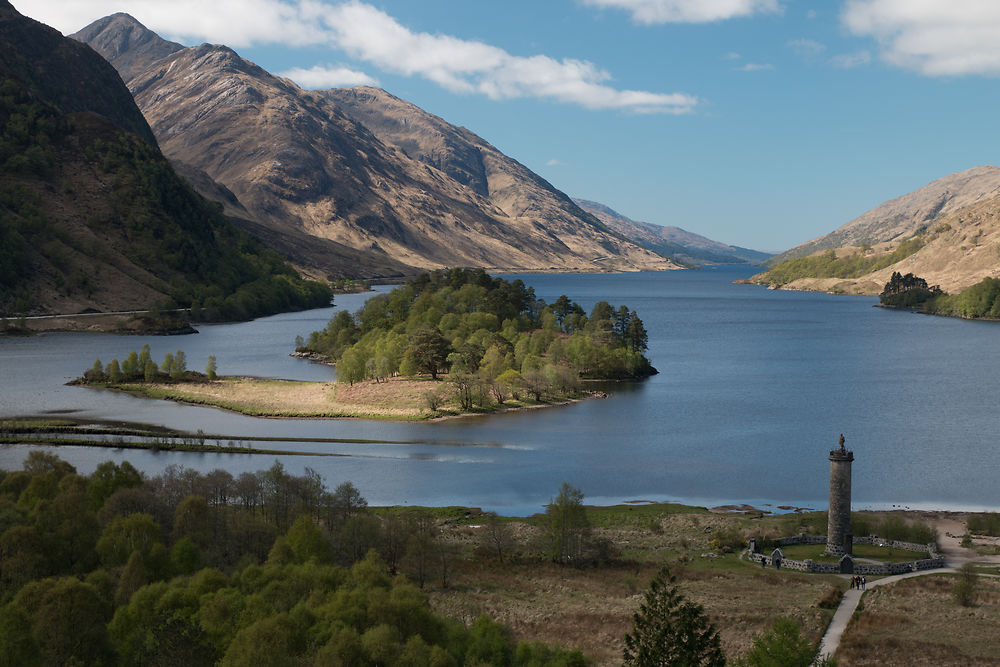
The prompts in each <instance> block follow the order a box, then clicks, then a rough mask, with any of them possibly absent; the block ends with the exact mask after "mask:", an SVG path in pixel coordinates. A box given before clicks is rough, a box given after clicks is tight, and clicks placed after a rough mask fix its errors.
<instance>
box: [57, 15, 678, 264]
mask: <svg viewBox="0 0 1000 667" xmlns="http://www.w3.org/2000/svg"><path fill="white" fill-rule="evenodd" d="M111 19H113V20H111ZM74 37H75V38H78V39H82V40H85V41H86V42H87V43H88V44H90V45H91V46H92V47H93V48H95V49H96V50H97V51H98V52H100V53H101V54H102V55H104V56H105V57H106V58H108V59H109V60H110V61H111V62H112V63H113V64H115V66H116V67H119V71H120V73H121V74H122V78H123V79H124V80H125V83H126V84H127V85H128V87H129V88H130V89H131V90H132V92H133V94H134V96H135V99H136V102H137V103H138V105H139V107H140V108H141V109H142V111H143V113H144V114H145V116H146V119H147V120H148V121H149V123H150V126H151V127H152V129H153V132H154V134H155V135H156V137H157V139H158V140H159V142H160V145H161V146H162V148H163V151H164V153H165V154H166V155H167V156H168V157H170V159H171V160H174V161H176V162H181V163H184V164H187V165H190V166H191V167H193V168H195V169H197V170H200V171H201V172H204V173H205V174H207V176H208V177H209V178H210V179H212V180H214V181H215V182H217V183H218V184H220V185H221V186H224V187H225V188H226V189H228V190H229V191H230V192H231V193H233V195H235V197H236V198H237V200H238V201H239V203H240V205H241V206H242V208H243V210H244V211H245V212H246V213H247V214H248V215H247V216H246V219H247V220H248V221H249V222H251V223H253V224H254V225H256V226H257V228H258V229H266V230H267V231H268V233H269V234H270V236H269V237H268V238H274V239H276V238H280V237H283V236H285V235H297V237H298V238H299V239H302V238H304V237H312V238H317V239H323V240H326V241H327V242H330V243H337V244H341V245H342V246H347V247H349V248H352V249H354V250H355V251H356V252H363V253H366V254H367V255H368V256H369V257H370V256H372V255H374V256H380V257H382V258H383V260H387V259H389V258H391V259H392V260H396V261H398V262H402V263H404V264H406V265H408V266H410V267H419V268H439V267H444V266H456V265H463V266H479V267H484V268H488V269H506V270H549V269H553V270H575V271H580V270H637V269H643V270H653V269H668V268H677V265H676V264H674V263H672V262H670V261H669V260H667V259H665V258H663V257H661V256H659V255H657V254H656V253H653V252H651V251H649V250H646V249H644V248H640V247H639V246H637V245H635V244H633V243H631V242H629V241H627V240H625V239H623V238H622V237H621V236H619V235H618V234H615V233H613V232H611V231H610V230H608V229H607V228H605V227H604V226H603V225H602V224H601V223H600V222H599V221H597V220H596V219H595V218H593V217H592V216H590V215H588V214H586V213H584V212H583V211H581V210H580V209H579V208H578V207H577V206H576V205H575V204H573V202H572V201H570V200H569V198H568V197H566V196H565V195H563V194H562V193H560V192H559V191H558V190H556V189H555V188H553V187H552V186H551V185H549V184H548V183H546V182H545V181H544V180H543V179H541V178H540V177H538V176H537V175H535V174H533V173H532V172H531V171H530V170H528V169H526V168H525V167H523V166H522V165H520V164H518V163H517V162H516V161H514V160H512V159H510V158H508V157H506V156H504V155H503V154H502V153H500V152H499V151H497V150H496V149H495V148H493V147H492V146H490V145H489V144H488V143H486V142H485V141H483V140H482V139H480V138H479V137H477V136H476V135H474V134H472V133H471V132H468V131H467V130H463V129H461V128H455V127H454V126H451V125H448V124H447V123H445V122H444V121H442V120H441V119H439V118H436V117H434V116H431V115H430V114H427V113H426V112H423V111H422V110H420V109H418V108H417V107H415V106H413V105H409V104H407V103H405V102H403V101H402V100H398V99H397V98H394V97H392V96H391V95H388V93H384V91H376V90H375V89H368V88H366V89H362V90H360V91H358V92H357V93H355V94H353V99H352V94H351V93H349V92H345V91H306V90H302V89H301V88H299V87H298V86H296V85H295V84H294V83H292V82H291V81H288V80H286V79H281V78H279V77H275V76H273V75H271V74H269V73H268V72H266V71H264V70H263V69H261V68H260V67H258V66H256V65H254V64H253V63H251V62H249V61H247V60H244V59H243V58H241V57H240V56H239V55H238V54H237V53H236V52H234V51H233V50H231V49H229V48H227V47H225V46H216V45H210V44H203V45H201V46H197V47H190V48H180V49H175V48H174V47H175V46H176V45H170V43H169V42H163V40H159V41H157V40H158V39H159V38H158V37H155V35H153V34H152V33H150V32H149V31H148V30H146V29H145V28H143V27H142V25H141V24H139V23H138V22H136V21H135V20H134V19H131V18H130V17H127V16H123V15H117V16H116V17H109V19H102V20H101V21H99V22H97V23H95V24H92V25H90V26H88V27H87V28H85V29H84V30H82V31H80V32H79V33H77V34H76V35H74ZM137 51H141V53H137ZM369 100H374V101H373V102H369ZM370 106H382V107H383V108H382V109H381V111H380V112H379V113H381V114H382V115H383V116H384V117H386V118H387V117H388V116H392V114H394V113H403V114H405V115H406V117H405V120H400V122H405V123H413V124H414V125H416V126H419V127H421V128H424V129H422V130H421V131H420V132H422V133H426V134H427V135H428V136H427V137H424V136H421V137H420V138H419V139H415V138H414V137H412V136H411V137H402V138H401V137H399V136H398V135H399V133H397V134H396V135H391V133H389V132H387V131H386V130H385V127H386V125H388V122H382V123H379V122H376V116H377V115H378V114H376V113H373V112H372V110H371V109H368V110H366V107H370ZM383 120H384V119H383ZM435 133H436V134H435ZM432 135H433V136H432ZM396 139H401V140H400V143H399V144H397V143H396ZM403 139H405V140H403ZM433 142H439V143H440V146H439V148H440V150H438V151H437V152H436V153H435V152H434V151H433V150H425V149H424V148H430V145H431V143H433ZM404 146H405V147H404ZM421 147H424V148H421ZM432 153H433V154H434V156H433V157H432V156H431V154H432ZM204 192H205V194H206V195H207V196H214V195H213V193H212V192H211V191H204ZM223 204H224V205H226V204H225V202H223ZM227 211H228V212H230V213H234V214H235V212H234V211H232V210H230V209H227ZM303 235H304V236H303ZM293 259H295V260H296V261H297V262H298V263H305V261H306V258H304V257H302V256H300V255H293Z"/></svg>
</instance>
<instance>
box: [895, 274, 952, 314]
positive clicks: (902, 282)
mask: <svg viewBox="0 0 1000 667" xmlns="http://www.w3.org/2000/svg"><path fill="white" fill-rule="evenodd" d="M941 294H942V292H941V288H940V287H938V286H937V285H934V286H933V287H928V286H927V281H926V280H924V279H923V278H919V277H917V276H915V275H913V274H912V273H907V274H906V275H905V276H904V275H900V273H899V271H894V272H893V274H892V277H891V278H889V282H887V283H886V284H885V287H884V288H883V289H882V293H881V294H880V295H879V303H881V304H882V305H883V306H889V307H891V308H919V307H920V306H922V305H923V304H924V303H925V302H927V301H929V300H930V299H933V298H935V297H938V296H941Z"/></svg>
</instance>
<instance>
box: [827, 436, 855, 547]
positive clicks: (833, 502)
mask: <svg viewBox="0 0 1000 667" xmlns="http://www.w3.org/2000/svg"><path fill="white" fill-rule="evenodd" d="M852 461H854V452H852V451H850V450H848V449H844V434H843V433H841V434H840V449H833V450H830V512H829V519H828V523H827V529H826V553H828V554H830V555H831V556H843V555H844V554H851V553H853V537H854V535H852V533H851V462H852Z"/></svg>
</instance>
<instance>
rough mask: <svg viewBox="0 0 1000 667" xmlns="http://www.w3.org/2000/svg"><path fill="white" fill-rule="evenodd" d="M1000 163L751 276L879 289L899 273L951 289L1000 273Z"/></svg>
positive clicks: (822, 287)
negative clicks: (999, 165) (893, 275)
mask: <svg viewBox="0 0 1000 667" xmlns="http://www.w3.org/2000/svg"><path fill="white" fill-rule="evenodd" d="M998 255H1000V168H997V167H994V166H990V165H987V166H981V167H975V168H973V169H968V170H966V171H962V172H958V173H956V174H951V175H949V176H945V177H944V178H940V179H938V180H936V181H933V182H932V183H929V184H928V185H926V186H924V187H922V188H920V189H918V190H915V191H913V192H911V193H909V194H906V195H903V196H902V197H897V198H895V199H892V200H890V201H887V202H885V203H883V204H881V205H879V206H877V207H875V208H873V209H872V210H870V211H868V212H866V213H864V214H863V215H861V216H859V217H858V218H855V219H854V220H852V221H850V222H848V223H847V224H845V225H843V226H842V227H840V228H838V229H836V230H834V231H833V232H831V233H830V234H827V235H825V236H822V237H819V238H817V239H813V240H812V241H809V242H807V243H804V244H802V245H800V246H797V247H795V248H792V249H791V250H789V251H787V252H785V253H782V254H781V255H778V256H776V257H774V258H773V259H772V260H771V261H769V262H768V265H769V266H770V267H771V268H770V269H769V270H768V271H765V272H764V273H761V274H758V275H756V276H754V277H753V278H751V279H750V280H751V281H752V282H756V283H760V284H768V285H772V286H775V287H783V288H787V289H806V290H819V291H832V292H844V293H851V294H878V293H879V292H881V290H882V288H883V287H884V286H885V284H886V283H887V282H888V281H889V278H890V277H891V275H892V273H893V272H896V271H898V272H900V273H902V274H904V275H905V274H907V273H913V274H916V275H917V276H919V277H921V278H924V279H925V280H926V281H927V282H928V283H929V284H931V285H940V287H941V288H942V289H944V290H945V291H946V292H957V291H960V290H962V289H964V288H966V287H969V286H970V285H973V284H975V283H977V282H979V281H980V280H982V279H983V278H986V277H997V276H998V275H1000V263H998V262H997V256H998Z"/></svg>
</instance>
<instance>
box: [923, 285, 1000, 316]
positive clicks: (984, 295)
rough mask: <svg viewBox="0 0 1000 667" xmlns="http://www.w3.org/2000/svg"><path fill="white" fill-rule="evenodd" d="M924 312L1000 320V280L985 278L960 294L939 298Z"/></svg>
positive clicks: (933, 300)
mask: <svg viewBox="0 0 1000 667" xmlns="http://www.w3.org/2000/svg"><path fill="white" fill-rule="evenodd" d="M923 311H924V312H927V313H933V314H935V315H949V316H951V317H963V318H966V319H994V320H995V319H1000V278H983V279H982V280H981V281H980V282H978V283H976V284H975V285H973V286H971V287H968V288H966V289H964V290H962V291H961V292H959V293H958V294H953V295H944V296H937V297H935V298H933V299H930V300H928V301H927V302H925V303H924V304H923Z"/></svg>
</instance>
